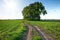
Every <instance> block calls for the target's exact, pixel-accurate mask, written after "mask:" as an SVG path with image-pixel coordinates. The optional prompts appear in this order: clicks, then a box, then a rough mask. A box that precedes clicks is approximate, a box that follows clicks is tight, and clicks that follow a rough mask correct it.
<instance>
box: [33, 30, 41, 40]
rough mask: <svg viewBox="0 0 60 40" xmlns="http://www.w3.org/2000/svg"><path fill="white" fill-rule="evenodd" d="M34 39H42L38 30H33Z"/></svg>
mask: <svg viewBox="0 0 60 40" xmlns="http://www.w3.org/2000/svg"><path fill="white" fill-rule="evenodd" d="M32 39H33V40H42V38H41V36H39V34H38V33H37V31H36V30H33V38H32Z"/></svg>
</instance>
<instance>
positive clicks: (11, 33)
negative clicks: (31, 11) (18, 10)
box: [0, 20, 26, 40]
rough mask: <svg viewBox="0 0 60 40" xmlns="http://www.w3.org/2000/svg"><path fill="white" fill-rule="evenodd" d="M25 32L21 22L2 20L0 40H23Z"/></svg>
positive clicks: (0, 23) (0, 22)
mask: <svg viewBox="0 0 60 40" xmlns="http://www.w3.org/2000/svg"><path fill="white" fill-rule="evenodd" d="M25 32H26V28H25V26H24V24H23V23H22V21H21V20H0V40H22V38H23V34H24V33H25Z"/></svg>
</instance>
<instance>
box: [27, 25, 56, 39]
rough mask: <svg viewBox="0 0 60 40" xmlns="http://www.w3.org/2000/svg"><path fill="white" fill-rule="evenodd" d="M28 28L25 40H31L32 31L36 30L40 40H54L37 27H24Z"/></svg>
mask: <svg viewBox="0 0 60 40" xmlns="http://www.w3.org/2000/svg"><path fill="white" fill-rule="evenodd" d="M26 26H27V27H28V33H27V39H26V40H32V37H33V36H32V29H33V30H34V29H35V30H36V31H37V32H38V34H39V36H41V37H42V40H55V39H53V38H52V37H51V36H49V35H48V34H46V33H45V31H44V30H43V29H41V28H38V26H32V25H26Z"/></svg>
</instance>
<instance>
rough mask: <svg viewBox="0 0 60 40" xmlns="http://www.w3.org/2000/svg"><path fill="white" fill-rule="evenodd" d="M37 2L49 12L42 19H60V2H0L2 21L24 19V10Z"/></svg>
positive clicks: (50, 0)
mask: <svg viewBox="0 0 60 40" xmlns="http://www.w3.org/2000/svg"><path fill="white" fill-rule="evenodd" d="M37 1H38V2H42V4H43V5H44V6H45V9H46V10H47V14H46V15H41V19H60V0H0V19H22V18H23V16H22V10H23V8H24V7H25V6H27V5H29V4H30V3H34V2H37Z"/></svg>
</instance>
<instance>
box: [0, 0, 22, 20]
mask: <svg viewBox="0 0 60 40" xmlns="http://www.w3.org/2000/svg"><path fill="white" fill-rule="evenodd" d="M19 11H20V10H19V5H18V2H17V0H3V1H2V3H0V19H19V18H22V15H21V12H19Z"/></svg>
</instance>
